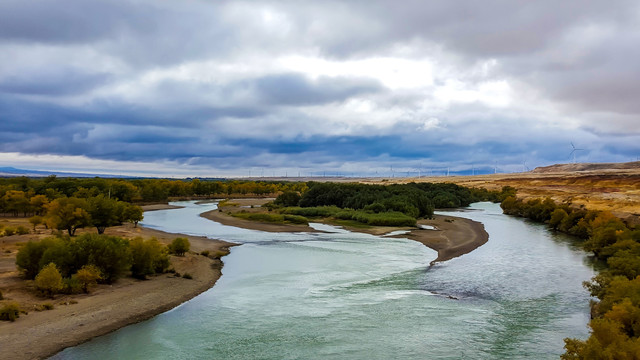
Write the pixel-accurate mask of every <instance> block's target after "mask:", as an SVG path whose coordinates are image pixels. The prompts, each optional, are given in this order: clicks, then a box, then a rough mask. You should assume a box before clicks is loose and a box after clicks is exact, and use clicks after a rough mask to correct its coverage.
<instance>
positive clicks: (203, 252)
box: [200, 250, 209, 257]
mask: <svg viewBox="0 0 640 360" xmlns="http://www.w3.org/2000/svg"><path fill="white" fill-rule="evenodd" d="M200 255H202V256H206V257H209V250H204V251H201V252H200Z"/></svg>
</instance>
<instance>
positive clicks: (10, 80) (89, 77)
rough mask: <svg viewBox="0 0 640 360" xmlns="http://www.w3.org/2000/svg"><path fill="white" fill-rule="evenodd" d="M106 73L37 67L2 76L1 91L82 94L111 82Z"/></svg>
mask: <svg viewBox="0 0 640 360" xmlns="http://www.w3.org/2000/svg"><path fill="white" fill-rule="evenodd" d="M110 78H111V76H110V75H109V74H105V73H97V74H91V73H89V74H87V73H84V72H82V71H77V70H75V69H71V68H66V69H65V68H62V69H60V68H58V69H36V70H35V71H31V72H28V73H27V72H23V73H19V74H12V75H8V76H5V77H4V78H0V93H10V94H22V95H52V96H55V95H71V94H80V93H84V92H86V91H89V90H91V89H94V88H96V87H99V86H103V85H105V84H106V83H108V82H109V79H110Z"/></svg>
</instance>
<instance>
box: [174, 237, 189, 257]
mask: <svg viewBox="0 0 640 360" xmlns="http://www.w3.org/2000/svg"><path fill="white" fill-rule="evenodd" d="M190 247H191V243H189V239H187V238H181V237H179V238H175V239H173V241H172V242H171V245H169V252H171V253H172V254H176V255H179V256H183V255H184V254H185V253H186V252H187V251H189V248H190Z"/></svg>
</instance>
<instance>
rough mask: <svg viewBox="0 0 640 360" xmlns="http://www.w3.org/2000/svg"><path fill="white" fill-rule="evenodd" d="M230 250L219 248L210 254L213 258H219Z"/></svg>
mask: <svg viewBox="0 0 640 360" xmlns="http://www.w3.org/2000/svg"><path fill="white" fill-rule="evenodd" d="M229 253H230V251H229V249H221V250H217V251H216V252H215V253H213V255H212V256H211V257H212V258H214V259H220V258H221V257H223V256H227V255H229Z"/></svg>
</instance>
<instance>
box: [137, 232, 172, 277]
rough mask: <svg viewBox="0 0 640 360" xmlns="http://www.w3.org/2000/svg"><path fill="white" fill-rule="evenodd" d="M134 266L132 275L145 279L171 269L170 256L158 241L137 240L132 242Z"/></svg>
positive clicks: (152, 239)
mask: <svg viewBox="0 0 640 360" xmlns="http://www.w3.org/2000/svg"><path fill="white" fill-rule="evenodd" d="M130 248H131V256H132V264H131V275H132V276H133V277H135V278H139V279H145V278H146V277H147V276H148V275H153V274H156V273H162V272H164V271H165V270H166V269H167V268H168V267H169V256H168V255H167V251H166V249H165V247H164V246H163V245H162V244H161V243H160V242H159V241H158V240H157V239H156V238H151V239H149V240H146V241H145V240H143V239H142V238H135V239H133V240H131V242H130Z"/></svg>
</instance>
